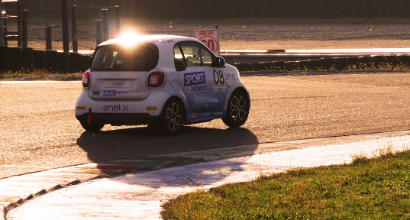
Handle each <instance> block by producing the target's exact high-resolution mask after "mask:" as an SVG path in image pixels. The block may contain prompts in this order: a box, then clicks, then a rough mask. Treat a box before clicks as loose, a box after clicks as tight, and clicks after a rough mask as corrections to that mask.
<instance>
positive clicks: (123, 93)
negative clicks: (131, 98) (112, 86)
mask: <svg viewBox="0 0 410 220" xmlns="http://www.w3.org/2000/svg"><path fill="white" fill-rule="evenodd" d="M126 94H128V91H117V95H126Z"/></svg>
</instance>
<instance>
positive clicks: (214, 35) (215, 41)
mask: <svg viewBox="0 0 410 220" xmlns="http://www.w3.org/2000/svg"><path fill="white" fill-rule="evenodd" d="M194 37H195V38H197V39H198V40H200V41H201V42H202V43H203V44H205V45H206V46H207V47H208V48H209V49H210V50H211V51H212V52H213V53H215V54H217V55H218V56H219V51H220V48H219V33H218V26H217V27H216V28H213V29H206V30H197V31H194Z"/></svg>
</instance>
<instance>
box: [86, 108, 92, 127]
mask: <svg viewBox="0 0 410 220" xmlns="http://www.w3.org/2000/svg"><path fill="white" fill-rule="evenodd" d="M92 120H93V113H92V111H91V108H90V109H88V117H87V123H88V124H91V121H92Z"/></svg>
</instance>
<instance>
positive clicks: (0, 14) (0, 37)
mask: <svg viewBox="0 0 410 220" xmlns="http://www.w3.org/2000/svg"><path fill="white" fill-rule="evenodd" d="M3 25H4V23H3V5H2V3H1V0H0V46H1V47H2V46H4V30H3Z"/></svg>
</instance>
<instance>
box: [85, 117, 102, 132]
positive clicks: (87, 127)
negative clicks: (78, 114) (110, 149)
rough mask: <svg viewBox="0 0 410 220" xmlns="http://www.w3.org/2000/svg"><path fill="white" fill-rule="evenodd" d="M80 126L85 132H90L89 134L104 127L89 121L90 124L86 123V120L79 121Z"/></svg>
mask: <svg viewBox="0 0 410 220" xmlns="http://www.w3.org/2000/svg"><path fill="white" fill-rule="evenodd" d="M80 124H81V126H82V127H83V128H84V129H85V130H86V131H90V132H96V131H99V130H101V129H102V128H103V127H104V124H102V123H97V122H93V121H91V123H88V121H87V118H86V119H80Z"/></svg>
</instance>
